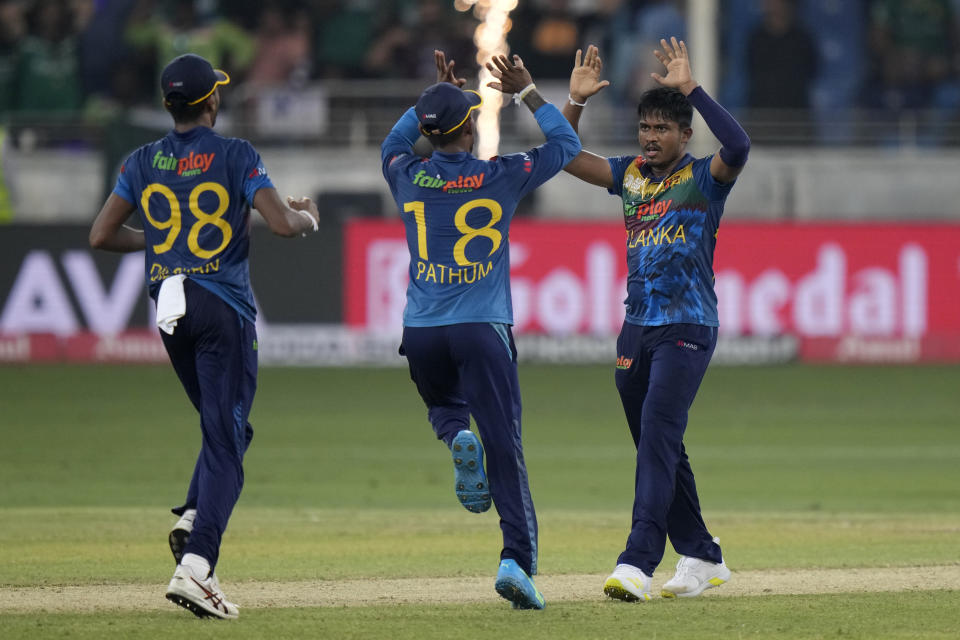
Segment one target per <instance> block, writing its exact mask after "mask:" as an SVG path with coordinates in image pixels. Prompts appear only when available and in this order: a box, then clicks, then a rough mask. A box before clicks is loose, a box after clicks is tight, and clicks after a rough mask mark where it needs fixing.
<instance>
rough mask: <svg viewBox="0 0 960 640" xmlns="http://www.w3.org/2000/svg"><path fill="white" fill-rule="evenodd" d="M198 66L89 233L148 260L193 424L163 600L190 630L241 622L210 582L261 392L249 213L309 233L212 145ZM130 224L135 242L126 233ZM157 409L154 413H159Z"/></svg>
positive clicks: (251, 164)
mask: <svg viewBox="0 0 960 640" xmlns="http://www.w3.org/2000/svg"><path fill="white" fill-rule="evenodd" d="M229 82H230V78H229V77H228V76H227V74H226V73H224V72H223V71H220V70H215V69H214V68H213V67H212V66H211V65H210V63H209V62H207V61H206V60H204V59H203V58H201V57H200V56H197V55H193V54H187V55H183V56H180V57H178V58H176V59H174V60H173V61H172V62H170V64H168V65H167V66H166V68H165V69H164V70H163V74H162V76H161V87H162V90H163V99H164V106H165V107H166V109H167V111H169V113H170V114H171V116H172V117H173V121H174V128H173V130H172V131H170V133H168V134H167V135H166V136H165V137H163V138H161V139H160V140H157V141H156V142H152V143H150V144H147V145H145V146H143V147H140V148H139V149H137V150H136V151H134V152H133V153H132V154H131V155H130V157H129V158H128V159H127V160H126V162H125V163H124V164H123V167H122V169H121V172H120V178H119V179H118V180H117V185H116V187H115V189H114V191H113V193H112V194H111V195H110V196H109V198H108V199H107V201H106V203H105V204H104V205H103V208H102V209H101V210H100V213H99V214H98V215H97V218H96V220H95V221H94V223H93V227H92V228H91V230H90V244H91V246H93V247H95V248H98V249H105V250H107V251H120V252H130V251H142V250H145V251H146V265H145V266H146V282H147V287H148V290H149V293H150V296H151V297H152V298H153V299H154V300H156V302H157V324H158V326H159V328H160V330H161V332H160V336H161V338H162V339H163V344H164V347H166V350H167V353H168V354H169V356H170V361H171V362H172V363H173V368H174V370H175V371H176V373H177V376H178V377H179V378H180V382H181V383H182V384H183V388H184V389H185V390H186V392H187V395H188V396H189V398H190V401H191V402H192V403H193V406H194V407H196V409H197V411H198V412H199V413H200V430H201V432H202V444H201V448H200V455H199V457H198V459H197V462H196V466H195V468H194V471H193V477H192V479H191V480H190V485H189V488H188V490H187V497H186V501H185V502H184V504H183V505H181V506H179V507H177V508H175V509H173V512H174V513H175V514H177V515H179V516H181V518H180V520H179V521H178V522H177V523H176V525H175V526H174V529H173V531H172V532H171V533H170V536H169V542H170V548H171V551H173V554H174V558H175V559H176V561H177V568H176V570H175V572H174V574H173V579H172V580H171V581H170V585H169V587H168V589H167V598H168V599H169V600H171V601H173V602H174V603H176V604H178V605H180V606H182V607H184V608H186V609H188V610H189V611H191V612H192V613H194V614H195V615H197V616H198V617H215V618H236V617H237V615H238V613H239V611H238V608H237V606H236V605H235V604H233V603H231V602H228V601H227V599H226V597H225V596H224V594H223V592H222V591H221V590H220V585H219V581H218V580H217V576H216V574H215V573H214V568H215V567H216V564H217V560H218V558H219V554H220V540H221V537H222V536H223V532H224V530H225V529H226V527H227V520H228V519H229V518H230V513H231V511H232V510H233V507H234V505H235V504H236V502H237V499H238V498H239V496H240V490H241V488H242V486H243V466H242V463H243V456H244V453H245V452H246V450H247V447H248V446H249V445H250V440H251V438H252V437H253V428H252V427H251V426H250V423H249V422H248V421H247V417H248V416H249V414H250V407H251V404H252V402H253V395H254V391H255V389H256V383H257V335H256V330H255V327H254V321H255V316H256V310H255V308H254V301H253V293H252V291H251V288H250V273H249V266H248V262H247V255H248V253H249V249H250V231H249V228H250V206H251V205H252V206H253V207H254V208H256V209H257V211H259V212H260V214H261V215H262V216H263V217H264V219H265V220H266V222H267V225H268V227H269V228H270V230H271V231H273V232H274V233H276V234H278V235H281V236H290V237H293V236H298V235H305V234H306V233H307V232H312V231H316V230H317V221H318V218H319V214H318V212H317V207H316V205H315V204H314V203H313V202H311V201H310V199H309V198H302V199H300V200H296V201H295V200H293V199H292V198H288V199H287V203H286V204H285V203H284V202H283V201H281V199H280V197H279V196H278V195H277V191H276V189H275V188H274V186H273V184H272V183H271V181H270V178H269V177H268V175H267V171H266V169H265V168H264V165H263V162H261V160H260V156H259V154H258V153H257V152H256V150H254V148H253V147H252V146H251V145H250V143H249V142H247V141H245V140H240V139H237V138H224V137H221V136H219V135H217V134H216V133H214V132H213V126H214V124H215V123H216V119H217V112H218V110H219V108H220V86H221V85H225V84H227V83H229ZM134 212H137V213H138V214H139V216H138V217H139V218H140V221H141V223H142V226H143V231H142V232H140V231H137V230H135V229H133V228H131V227H127V226H126V225H125V224H124V223H125V222H126V221H127V219H128V218H129V217H130V216H131V215H132V214H133V213H134ZM156 408H157V410H162V406H158V407H156Z"/></svg>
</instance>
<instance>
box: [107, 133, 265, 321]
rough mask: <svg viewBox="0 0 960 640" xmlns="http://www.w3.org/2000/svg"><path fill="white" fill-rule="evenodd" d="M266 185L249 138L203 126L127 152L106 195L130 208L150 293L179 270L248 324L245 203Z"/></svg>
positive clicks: (250, 317) (253, 314)
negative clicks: (138, 225) (141, 238)
mask: <svg viewBox="0 0 960 640" xmlns="http://www.w3.org/2000/svg"><path fill="white" fill-rule="evenodd" d="M268 187H273V184H272V183H271V182H270V178H269V177H268V176H267V171H266V169H265V168H264V166H263V162H262V161H261V160H260V155H259V154H258V153H257V152H256V150H255V149H254V148H253V146H252V145H251V144H250V143H249V142H247V141H246V140H241V139H238V138H224V137H221V136H219V135H217V134H216V133H214V132H213V131H212V130H211V129H209V128H207V127H195V128H193V129H191V130H189V131H186V132H184V133H178V132H176V131H171V132H170V133H169V134H167V136H166V137H164V138H162V139H160V140H157V141H156V142H152V143H150V144H147V145H144V146H143V147H140V148H139V149H137V150H136V151H134V152H133V153H132V154H131V155H130V157H129V158H128V159H127V161H126V162H125V163H124V164H123V167H122V168H121V170H120V177H119V179H118V180H117V185H116V187H115V188H114V193H116V194H117V195H118V196H120V197H121V198H123V199H124V200H126V201H128V202H130V203H131V204H133V205H134V206H136V207H137V209H138V212H139V215H140V218H141V222H142V223H143V230H144V234H145V240H146V254H147V255H146V261H145V264H146V280H147V287H148V288H149V290H150V295H151V296H153V297H154V298H156V295H157V291H158V290H159V289H160V283H161V282H162V281H163V280H164V279H165V278H167V277H169V276H172V275H177V274H181V273H182V274H186V275H187V276H188V277H189V278H190V279H191V280H194V281H195V282H196V283H197V284H199V285H201V286H203V287H204V288H206V289H208V290H209V291H211V292H213V293H214V294H216V295H218V296H220V297H221V298H222V299H223V300H224V301H225V302H227V304H229V305H230V306H231V307H233V308H234V309H236V310H237V312H238V313H239V314H240V315H241V316H243V317H245V318H246V319H248V320H250V321H251V322H253V321H254V320H255V317H256V309H255V306H254V302H253V293H252V291H251V288H250V270H249V264H248V261H247V257H248V253H249V249H250V234H249V216H250V206H251V205H252V203H253V197H254V195H255V194H256V192H257V190H259V189H262V188H268Z"/></svg>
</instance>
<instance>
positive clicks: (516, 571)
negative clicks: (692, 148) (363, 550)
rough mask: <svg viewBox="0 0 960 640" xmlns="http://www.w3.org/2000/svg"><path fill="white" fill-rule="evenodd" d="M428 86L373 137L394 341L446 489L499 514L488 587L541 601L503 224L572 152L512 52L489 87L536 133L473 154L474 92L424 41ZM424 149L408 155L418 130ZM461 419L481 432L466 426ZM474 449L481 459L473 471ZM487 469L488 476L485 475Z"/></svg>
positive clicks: (572, 141) (518, 604) (557, 119)
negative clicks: (500, 151) (390, 239)
mask: <svg viewBox="0 0 960 640" xmlns="http://www.w3.org/2000/svg"><path fill="white" fill-rule="evenodd" d="M436 62H437V70H438V73H437V76H438V83H437V84H434V85H432V86H430V87H428V88H427V89H426V90H425V91H424V92H423V93H422V94H421V95H420V98H419V99H418V100H417V103H416V106H415V107H412V108H411V109H410V110H408V111H407V112H406V113H405V114H404V115H403V117H401V118H400V120H399V121H398V122H397V124H396V125H395V126H394V127H393V129H392V130H391V132H390V134H389V135H388V136H387V138H386V140H384V142H383V146H382V148H381V158H382V161H383V175H384V177H385V178H386V179H387V182H388V183H389V185H390V190H391V192H392V193H393V197H394V199H395V200H396V202H397V206H398V207H399V210H400V212H401V217H402V219H403V223H404V226H405V227H406V235H407V246H408V248H409V250H410V282H409V285H408V287H407V305H406V309H405V310H404V316H403V340H402V345H401V348H400V352H401V354H403V355H406V357H407V362H408V363H409V366H410V377H411V378H412V379H413V382H414V383H415V384H416V387H417V391H418V392H419V393H420V396H421V398H423V401H424V403H425V404H426V405H427V417H428V419H429V420H430V423H431V425H432V426H433V430H434V432H435V433H436V435H437V438H438V439H440V440H443V441H444V443H446V445H447V446H448V447H450V450H451V452H452V454H453V462H454V475H455V488H456V493H457V497H458V498H459V500H460V502H461V503H462V504H463V506H464V507H465V508H467V509H468V510H470V511H474V512H482V511H486V510H487V509H489V508H490V502H491V498H492V501H493V504H494V505H495V506H496V509H497V513H498V514H499V515H500V528H501V530H502V532H503V550H502V552H501V554H500V558H501V561H500V567H499V570H498V572H497V579H496V582H495V589H496V590H497V592H498V593H499V594H500V595H501V596H503V597H504V598H506V599H507V600H509V601H510V602H512V603H513V606H514V608H520V609H542V608H543V607H544V600H543V595H542V594H541V593H540V592H539V591H538V590H537V588H536V586H535V585H534V582H533V579H532V576H533V575H534V574H535V573H536V572H537V517H536V513H535V512H534V508H533V501H532V499H531V496H530V488H529V483H528V480H527V470H526V464H525V463H524V459H523V446H522V443H521V436H520V431H521V429H520V409H521V403H520V388H519V381H518V376H517V350H516V346H515V345H514V341H513V334H512V332H511V326H512V325H513V308H512V304H511V299H510V246H509V245H510V239H509V230H510V221H511V219H512V217H513V213H514V210H515V209H516V206H517V202H518V201H519V200H520V199H521V198H522V197H523V196H525V195H526V194H527V193H529V192H531V191H533V190H534V189H535V188H536V187H538V186H539V185H541V184H543V183H544V182H546V181H547V180H549V179H550V178H551V177H553V176H554V175H556V174H557V173H558V172H559V171H560V170H561V169H563V167H564V165H566V164H567V163H568V162H569V161H570V160H571V159H572V158H573V157H574V156H576V155H577V153H578V152H579V151H580V140H579V138H578V137H577V135H576V133H574V131H573V128H572V127H571V126H570V125H569V124H568V123H567V121H566V120H565V119H564V118H563V116H562V115H561V113H560V111H559V110H558V109H557V108H556V107H554V106H553V105H551V104H549V103H547V102H546V101H545V100H544V99H543V98H542V97H541V96H540V94H539V93H538V92H537V89H536V86H535V85H534V83H533V80H532V79H531V77H530V73H529V72H528V71H527V70H526V69H525V68H524V67H523V63H522V61H521V60H520V58H519V57H518V56H514V57H513V59H512V60H510V59H508V58H506V57H504V56H498V57H496V58H494V59H493V60H492V61H491V62H490V63H488V64H487V68H488V69H489V70H490V72H491V73H492V75H493V76H494V78H496V79H497V80H496V81H493V82H490V83H489V86H490V87H492V88H494V89H498V90H500V91H503V92H504V93H512V94H516V96H517V97H518V98H519V99H520V100H522V102H523V103H524V104H525V105H526V106H527V108H529V109H530V111H531V112H532V113H533V114H534V117H535V118H536V120H537V123H538V124H539V125H540V128H541V130H542V131H543V133H544V135H545V136H546V142H545V143H544V144H542V145H540V146H539V147H537V148H535V149H531V150H530V151H526V152H523V153H516V154H510V155H505V156H500V157H496V158H493V159H492V160H480V159H477V158H476V157H474V156H473V154H472V151H473V145H474V141H475V139H476V137H477V129H476V124H475V121H474V112H475V110H476V109H477V108H478V107H479V106H480V104H481V98H480V95H479V94H478V93H476V92H475V91H464V90H463V89H461V88H460V87H462V86H463V84H464V83H465V80H463V79H460V78H456V77H455V75H454V73H453V64H454V63H453V61H450V62H449V63H448V62H446V60H445V58H444V54H443V53H442V52H439V51H438V52H436ZM421 134H422V135H424V136H426V138H427V140H429V141H430V142H431V144H432V145H433V149H434V151H433V154H432V155H431V156H430V157H429V158H420V157H418V156H417V155H415V154H414V153H413V145H414V143H415V142H416V140H417V139H418V138H419V136H420V135H421ZM471 415H472V416H473V418H474V421H475V422H476V425H477V430H478V431H479V432H480V438H481V439H482V441H483V445H481V442H480V440H478V439H477V436H476V435H474V433H473V432H472V431H471V430H470V416H471ZM483 446H486V454H487V468H486V472H485V471H484V464H483V451H484V450H483ZM486 473H489V482H488V480H487V475H486Z"/></svg>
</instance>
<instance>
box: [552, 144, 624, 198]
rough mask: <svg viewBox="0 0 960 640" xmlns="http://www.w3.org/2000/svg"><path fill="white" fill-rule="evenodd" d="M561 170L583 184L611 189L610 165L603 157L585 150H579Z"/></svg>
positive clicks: (611, 173) (611, 170)
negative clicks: (587, 183) (578, 179)
mask: <svg viewBox="0 0 960 640" xmlns="http://www.w3.org/2000/svg"><path fill="white" fill-rule="evenodd" d="M563 170H564V171H566V172H567V173H569V174H570V175H572V176H574V177H575V178H580V179H581V180H583V181H584V182H589V183H590V184H595V185H597V186H598V187H604V188H606V189H612V188H613V169H611V168H610V163H609V162H607V159H606V158H604V157H603V156H598V155H597V154H595V153H591V152H590V151H587V150H586V149H584V150H581V151H580V153H578V154H577V155H576V156H575V157H574V158H573V160H571V161H570V162H569V163H568V164H567V166H565V167H564V168H563Z"/></svg>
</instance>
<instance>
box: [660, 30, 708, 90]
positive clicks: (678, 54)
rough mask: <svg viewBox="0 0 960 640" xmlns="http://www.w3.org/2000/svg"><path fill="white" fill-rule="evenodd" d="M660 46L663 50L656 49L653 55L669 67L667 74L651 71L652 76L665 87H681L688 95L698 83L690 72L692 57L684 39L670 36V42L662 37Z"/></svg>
mask: <svg viewBox="0 0 960 640" xmlns="http://www.w3.org/2000/svg"><path fill="white" fill-rule="evenodd" d="M660 48H661V49H662V51H656V50H655V51H654V52H653V55H655V56H656V57H657V60H659V61H660V62H662V63H663V66H664V67H666V68H667V75H666V76H661V75H660V74H659V73H651V74H650V77H651V78H653V79H654V80H656V81H657V82H659V83H660V84H662V85H663V86H665V87H673V88H674V89H679V90H680V91H682V92H683V94H684V95H688V94H689V93H690V92H691V91H693V90H694V89H696V88H697V83H696V81H694V79H693V74H692V73H691V72H690V57H689V56H688V55H687V45H686V44H685V43H684V42H683V40H680V41H679V42H678V41H677V39H676V38H674V37H671V38H670V42H669V43H668V42H667V41H666V40H664V39H662V38H661V39H660Z"/></svg>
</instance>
